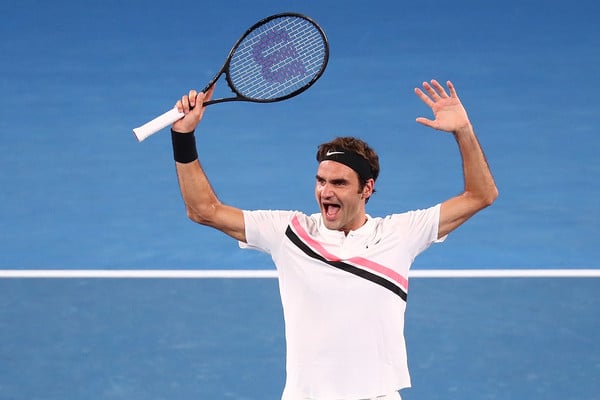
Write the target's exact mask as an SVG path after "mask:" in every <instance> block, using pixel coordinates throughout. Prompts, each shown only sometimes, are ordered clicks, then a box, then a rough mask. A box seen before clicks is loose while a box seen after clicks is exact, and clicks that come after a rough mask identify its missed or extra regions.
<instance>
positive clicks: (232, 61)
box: [206, 13, 329, 104]
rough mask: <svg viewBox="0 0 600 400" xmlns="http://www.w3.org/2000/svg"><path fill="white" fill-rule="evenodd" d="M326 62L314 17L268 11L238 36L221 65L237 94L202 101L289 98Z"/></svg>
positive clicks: (318, 74) (322, 35)
mask: <svg viewBox="0 0 600 400" xmlns="http://www.w3.org/2000/svg"><path fill="white" fill-rule="evenodd" d="M328 61H329V43H328V41H327V36H326V35H325V32H324V31H323V29H322V28H321V27H320V26H319V25H318V24H317V23H316V22H315V21H314V20H312V19H311V18H309V17H307V16H305V15H302V14H298V13H281V14H275V15H272V16H270V17H267V18H264V19H262V20H261V21H259V22H257V23H256V24H254V25H253V26H251V27H250V28H249V29H248V30H247V31H246V32H245V33H244V34H243V35H242V36H241V37H240V39H239V40H238V41H237V43H236V44H235V45H234V46H233V48H232V49H231V51H230V53H229V56H228V57H227V61H226V62H225V65H224V66H223V69H222V71H224V72H225V76H226V79H227V83H228V85H229V87H230V88H231V90H232V91H233V92H234V93H235V94H236V95H237V97H235V98H230V99H217V100H213V101H210V102H208V103H206V104H211V103H216V102H221V101H228V100H243V101H251V102H257V103H270V102H276V101H281V100H285V99H289V98H290V97H293V96H296V95H298V94H300V93H302V92H304V91H305V90H306V89H308V88H309V87H311V86H312V85H313V84H314V83H315V82H316V81H317V80H318V79H319V78H320V77H321V76H322V75H323V72H325V68H326V67H327V63H328ZM212 83H214V82H211V84H209V85H208V87H210V86H211V85H212Z"/></svg>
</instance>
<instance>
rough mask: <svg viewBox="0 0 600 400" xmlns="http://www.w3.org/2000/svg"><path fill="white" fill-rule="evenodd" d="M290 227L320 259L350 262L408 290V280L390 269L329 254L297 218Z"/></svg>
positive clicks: (366, 261)
mask: <svg viewBox="0 0 600 400" xmlns="http://www.w3.org/2000/svg"><path fill="white" fill-rule="evenodd" d="M292 226H293V227H294V229H295V230H296V232H297V233H298V236H300V237H301V238H302V240H304V242H305V243H306V244H308V245H310V247H312V248H313V249H314V250H315V251H316V252H317V253H319V254H320V255H321V256H322V257H324V258H326V259H327V260H329V261H346V262H351V263H352V264H354V265H356V266H360V267H364V268H366V269H369V270H371V271H375V272H377V273H379V274H381V275H384V276H386V277H388V278H389V279H391V280H393V281H394V282H396V283H398V284H399V285H401V286H403V287H404V289H405V290H408V279H406V278H405V277H404V276H402V275H400V274H399V273H398V272H396V271H394V270H393V269H391V268H388V267H386V266H383V265H381V264H378V263H376V262H375V261H371V260H368V259H366V258H363V257H352V258H349V259H347V260H342V259H341V258H339V257H337V256H335V255H333V254H331V253H330V252H328V251H327V250H326V249H325V247H324V246H323V245H322V244H321V243H319V242H318V241H317V240H315V239H313V238H312V237H311V236H310V235H309V234H308V232H306V230H305V229H304V227H302V225H301V224H300V221H299V220H298V217H297V216H294V217H293V218H292Z"/></svg>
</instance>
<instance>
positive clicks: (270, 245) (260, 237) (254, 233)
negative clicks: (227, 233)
mask: <svg viewBox="0 0 600 400" xmlns="http://www.w3.org/2000/svg"><path fill="white" fill-rule="evenodd" d="M243 213H244V224H245V227H246V243H244V242H238V244H239V246H240V248H242V249H252V250H258V251H262V252H264V253H267V254H271V252H272V250H273V249H274V248H275V246H277V245H278V244H279V243H280V242H281V240H282V239H283V237H284V236H285V230H286V228H287V226H288V225H289V223H290V220H291V219H292V216H293V215H294V214H295V212H294V211H273V210H255V211H248V210H244V211H243Z"/></svg>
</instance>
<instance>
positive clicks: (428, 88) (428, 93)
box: [415, 79, 458, 107]
mask: <svg viewBox="0 0 600 400" xmlns="http://www.w3.org/2000/svg"><path fill="white" fill-rule="evenodd" d="M446 85H447V86H448V90H449V91H450V96H448V93H447V92H446V89H444V87H443V86H442V85H441V84H440V83H439V82H438V81H436V80H435V79H432V80H431V81H430V82H423V90H421V89H419V88H415V94H416V95H417V96H418V97H419V98H420V99H421V100H422V101H423V102H424V103H425V104H426V105H427V106H429V107H432V106H434V105H435V103H436V102H438V101H440V100H442V99H448V98H453V97H454V98H458V95H457V94H456V89H455V88H454V85H453V84H452V82H450V81H447V82H446Z"/></svg>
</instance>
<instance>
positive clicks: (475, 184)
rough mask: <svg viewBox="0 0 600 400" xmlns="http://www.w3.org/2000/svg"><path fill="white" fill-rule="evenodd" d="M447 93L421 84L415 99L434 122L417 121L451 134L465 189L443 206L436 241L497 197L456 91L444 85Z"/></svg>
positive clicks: (420, 118)
mask: <svg viewBox="0 0 600 400" xmlns="http://www.w3.org/2000/svg"><path fill="white" fill-rule="evenodd" d="M446 84H447V86H448V89H449V91H450V94H449V95H448V94H447V93H446V91H445V89H444V88H443V87H442V85H440V84H439V83H438V82H437V81H435V80H432V81H431V84H429V83H427V82H424V83H423V88H424V89H425V92H426V93H427V94H426V93H425V92H423V91H422V90H421V89H418V88H417V89H415V93H416V94H417V96H418V97H419V98H420V99H421V100H422V101H423V102H424V103H425V104H427V105H428V106H429V107H430V108H431V110H432V111H433V115H434V119H433V120H431V119H427V118H423V117H419V118H417V122H419V123H421V124H423V125H425V126H428V127H431V128H434V129H437V130H441V131H445V132H451V133H452V134H453V135H454V137H455V139H456V142H457V143H458V148H459V150H460V155H461V158H462V164H463V176H464V190H463V192H462V193H461V194H459V195H458V196H455V197H452V198H450V199H448V200H446V201H444V202H443V203H442V206H441V210H440V221H439V228H438V238H441V237H443V236H445V235H447V234H448V233H450V232H452V231H453V230H454V229H456V228H458V227H459V226H460V225H461V224H463V223H464V222H465V221H466V220H468V219H469V218H470V217H472V216H473V215H474V214H475V213H477V212H478V211H480V210H482V209H484V208H485V207H488V206H489V205H491V204H492V203H493V202H494V200H496V198H497V197H498V189H497V187H496V183H495V182H494V178H493V176H492V173H491V171H490V168H489V165H488V163H487V160H486V158H485V155H484V153H483V150H482V148H481V145H480V144H479V141H478V140H477V136H476V135H475V131H474V130H473V126H472V125H471V122H470V121H469V118H468V116H467V112H466V110H465V109H464V107H463V105H462V103H461V102H460V99H459V98H458V95H457V94H456V89H455V88H454V85H453V84H452V82H450V81H448V82H447V83H446Z"/></svg>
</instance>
